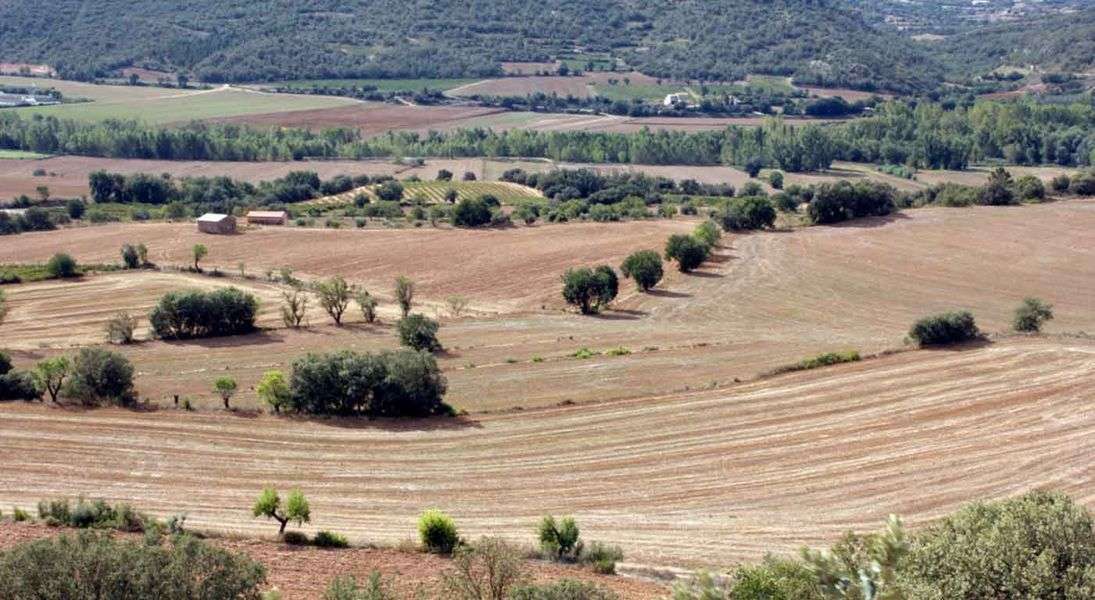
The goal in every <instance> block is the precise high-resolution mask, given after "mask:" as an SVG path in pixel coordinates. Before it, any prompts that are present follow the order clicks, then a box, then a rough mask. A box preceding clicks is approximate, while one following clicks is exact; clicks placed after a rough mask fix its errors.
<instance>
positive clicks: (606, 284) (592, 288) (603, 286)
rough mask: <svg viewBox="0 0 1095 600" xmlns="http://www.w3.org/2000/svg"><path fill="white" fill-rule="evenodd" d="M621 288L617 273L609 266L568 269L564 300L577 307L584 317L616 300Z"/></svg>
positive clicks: (564, 285) (564, 277)
mask: <svg viewBox="0 0 1095 600" xmlns="http://www.w3.org/2000/svg"><path fill="white" fill-rule="evenodd" d="M619 286H620V283H619V280H618V279H617V278H616V272H615V271H613V270H612V267H609V266H608V265H601V266H599V267H597V268H595V269H591V268H589V267H582V268H579V269H567V272H566V273H565V274H564V275H563V299H564V300H566V301H567V303H568V304H571V305H574V306H577V307H578V310H580V311H582V314H583V315H592V314H596V313H598V312H600V310H601V308H602V307H604V306H607V305H608V304H609V303H610V302H612V300H614V299H615V298H616V294H617V293H618V292H619Z"/></svg>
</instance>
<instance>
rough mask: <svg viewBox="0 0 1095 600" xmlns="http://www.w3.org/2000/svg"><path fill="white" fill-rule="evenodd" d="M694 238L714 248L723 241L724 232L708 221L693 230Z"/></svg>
mask: <svg viewBox="0 0 1095 600" xmlns="http://www.w3.org/2000/svg"><path fill="white" fill-rule="evenodd" d="M692 236H693V237H695V238H696V239H697V240H699V241H701V242H703V243H704V244H707V246H708V247H714V246H715V245H716V244H718V243H719V240H720V239H722V231H721V230H720V229H719V226H718V224H717V223H715V222H714V221H711V220H707V221H704V222H703V223H700V224H699V225H696V228H695V229H694V230H692Z"/></svg>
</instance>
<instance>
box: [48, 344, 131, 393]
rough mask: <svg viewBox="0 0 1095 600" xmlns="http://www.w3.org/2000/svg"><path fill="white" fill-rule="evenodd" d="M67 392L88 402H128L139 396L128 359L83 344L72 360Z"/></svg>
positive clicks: (66, 387) (66, 386)
mask: <svg viewBox="0 0 1095 600" xmlns="http://www.w3.org/2000/svg"><path fill="white" fill-rule="evenodd" d="M65 396H68V397H69V398H73V399H76V400H79V401H81V402H83V403H84V404H86V405H96V404H102V403H113V404H121V405H128V404H130V403H132V402H133V401H134V400H135V399H136V392H134V390H133V365H131V364H130V363H129V359H127V358H126V357H124V356H122V355H121V354H118V353H116V352H111V351H109V350H103V349H102V348H81V349H80V351H79V352H78V353H77V354H76V357H75V359H73V361H72V373H71V374H70V375H69V380H68V383H66V384H65Z"/></svg>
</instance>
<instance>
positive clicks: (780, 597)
mask: <svg viewBox="0 0 1095 600" xmlns="http://www.w3.org/2000/svg"><path fill="white" fill-rule="evenodd" d="M729 592H730V594H729V597H730V598H733V599H734V600H824V598H826V596H825V595H824V594H822V591H821V587H820V586H818V583H817V577H816V576H815V575H814V574H813V573H811V572H810V570H809V569H808V568H807V567H806V565H804V564H803V563H801V562H799V561H795V560H787V559H782V558H775V557H771V556H769V557H767V558H765V559H764V561H763V562H761V563H759V564H755V565H742V566H741V567H738V569H737V570H736V571H735V572H734V575H733V578H732V579H731V581H730V585H729Z"/></svg>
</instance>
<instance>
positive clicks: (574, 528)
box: [537, 516, 581, 560]
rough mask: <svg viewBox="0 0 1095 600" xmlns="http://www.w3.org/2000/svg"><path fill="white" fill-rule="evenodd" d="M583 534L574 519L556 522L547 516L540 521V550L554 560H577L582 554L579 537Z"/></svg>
mask: <svg viewBox="0 0 1095 600" xmlns="http://www.w3.org/2000/svg"><path fill="white" fill-rule="evenodd" d="M580 535H581V532H580V531H579V530H578V524H577V523H576V522H575V521H574V518H573V517H563V519H562V520H560V521H556V520H555V517H552V516H547V517H544V518H543V519H542V520H541V521H540V526H539V528H538V529H537V537H538V538H539V540H540V550H541V551H542V552H543V553H544V554H545V555H547V556H548V557H550V558H551V559H552V560H564V559H567V560H576V559H577V558H578V555H579V553H580V552H581V546H580V545H579V542H578V537H579V536H580Z"/></svg>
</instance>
